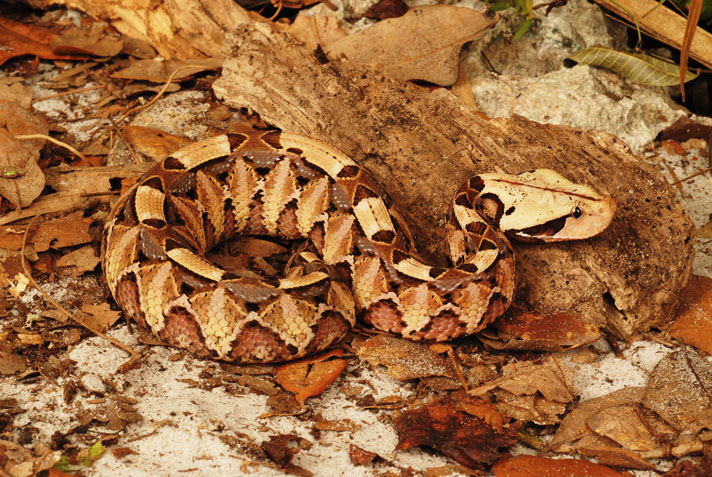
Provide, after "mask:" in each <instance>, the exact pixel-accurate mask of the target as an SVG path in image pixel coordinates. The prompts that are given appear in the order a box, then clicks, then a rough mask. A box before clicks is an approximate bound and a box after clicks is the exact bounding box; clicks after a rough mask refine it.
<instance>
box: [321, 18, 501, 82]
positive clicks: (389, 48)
mask: <svg viewBox="0 0 712 477" xmlns="http://www.w3.org/2000/svg"><path fill="white" fill-rule="evenodd" d="M498 20H499V17H498V16H496V17H494V18H487V17H486V16H485V15H484V14H482V13H480V12H478V11H476V10H473V9H471V8H460V7H453V6H450V5H426V6H420V7H414V8H412V9H411V10H409V11H408V12H407V13H406V14H405V15H403V16H402V17H398V18H389V19H387V20H383V21H380V22H378V23H376V24H374V25H372V26H370V27H369V28H366V29H363V30H360V31H358V32H356V33H354V34H353V35H349V36H347V37H344V38H342V39H340V40H338V41H336V42H334V43H332V44H331V45H329V46H328V48H327V49H326V53H327V55H328V56H329V58H333V59H338V58H340V57H342V56H345V57H346V58H348V59H349V60H351V61H356V62H359V63H365V64H369V65H371V66H373V67H374V68H377V69H379V70H382V71H383V72H384V73H385V74H387V75H389V76H391V77H393V78H397V79H400V80H403V81H408V80H423V81H429V82H431V83H434V84H437V85H440V86H450V85H452V84H453V83H455V80H457V75H458V63H459V57H460V49H461V48H462V45H463V44H465V43H466V42H468V41H472V40H475V39H477V38H479V37H481V36H482V35H483V34H484V33H485V32H486V31H487V30H488V29H489V28H491V27H492V26H493V25H494V24H495V23H497V21H498Z"/></svg>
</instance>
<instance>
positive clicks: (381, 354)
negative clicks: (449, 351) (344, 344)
mask: <svg viewBox="0 0 712 477" xmlns="http://www.w3.org/2000/svg"><path fill="white" fill-rule="evenodd" d="M356 354H357V355H358V357H359V358H360V359H363V360H366V361H368V362H369V363H371V364H372V365H374V366H375V365H379V364H381V365H384V366H386V367H387V368H388V374H389V375H390V376H391V377H393V378H395V379H399V380H401V381H407V380H409V379H417V378H423V377H427V376H445V377H447V378H452V379H457V373H456V372H455V370H454V369H453V366H452V362H450V360H449V359H447V357H445V356H441V355H439V354H437V353H434V352H433V351H431V350H430V349H428V347H427V346H425V345H423V344H419V343H414V342H412V341H408V340H404V339H400V338H396V337H395V336H389V335H378V336H374V337H373V338H369V339H368V340H366V341H365V342H363V343H362V344H361V346H360V347H359V348H358V349H357V350H356Z"/></svg>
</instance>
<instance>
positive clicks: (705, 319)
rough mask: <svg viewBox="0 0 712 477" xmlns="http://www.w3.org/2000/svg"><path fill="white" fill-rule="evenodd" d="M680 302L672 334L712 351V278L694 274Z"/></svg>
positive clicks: (671, 328) (709, 351)
mask: <svg viewBox="0 0 712 477" xmlns="http://www.w3.org/2000/svg"><path fill="white" fill-rule="evenodd" d="M680 302H681V304H682V306H681V307H680V310H679V311H678V313H677V317H676V318H675V322H674V323H673V325H672V326H671V327H670V330H669V332H670V336H673V337H675V338H678V339H680V340H682V341H683V342H685V343H686V344H689V345H692V346H695V347H697V348H699V349H701V350H704V351H706V352H708V353H712V278H709V277H702V276H698V275H693V276H692V278H690V281H689V282H688V283H687V286H686V287H685V288H684V289H683V290H682V293H681V294H680Z"/></svg>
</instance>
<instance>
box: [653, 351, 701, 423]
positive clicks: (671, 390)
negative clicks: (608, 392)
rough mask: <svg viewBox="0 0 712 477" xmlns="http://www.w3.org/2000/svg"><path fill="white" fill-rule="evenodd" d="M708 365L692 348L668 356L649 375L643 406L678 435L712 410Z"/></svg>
mask: <svg viewBox="0 0 712 477" xmlns="http://www.w3.org/2000/svg"><path fill="white" fill-rule="evenodd" d="M711 389H712V363H710V361H708V360H707V359H705V358H703V357H702V356H700V354H699V353H698V352H697V351H696V350H695V349H694V348H685V349H682V350H680V351H676V352H674V353H670V354H669V355H667V356H665V357H664V358H663V359H661V360H660V362H658V364H657V365H656V366H655V369H653V372H652V373H651V374H650V378H649V380H648V386H647V388H646V390H645V396H644V397H643V404H644V405H645V407H647V408H648V409H652V410H653V411H655V412H656V413H657V414H658V415H659V416H660V417H662V418H663V419H665V421H667V422H668V423H669V424H670V425H671V426H673V427H675V428H676V429H678V430H680V431H682V430H684V429H686V428H687V427H689V426H691V425H694V424H695V422H696V421H697V420H698V419H699V418H701V417H703V416H704V415H706V414H710V412H711V410H712V402H710V399H711V398H710V390H711Z"/></svg>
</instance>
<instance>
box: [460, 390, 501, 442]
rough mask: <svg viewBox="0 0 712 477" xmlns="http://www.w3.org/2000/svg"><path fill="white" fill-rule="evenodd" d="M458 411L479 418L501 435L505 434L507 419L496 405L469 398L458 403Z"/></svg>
mask: <svg viewBox="0 0 712 477" xmlns="http://www.w3.org/2000/svg"><path fill="white" fill-rule="evenodd" d="M457 410H458V411H464V412H466V413H467V414H470V415H472V416H475V417H479V418H480V419H482V420H483V421H485V422H486V423H487V424H488V425H490V426H491V427H492V428H494V430H495V431H497V432H499V433H500V434H501V433H503V432H504V428H503V425H504V421H505V417H504V416H503V415H502V414H500V412H499V411H497V408H496V407H495V405H494V404H491V403H488V402H487V401H485V400H483V399H475V398H468V399H465V400H462V401H459V402H458V403H457Z"/></svg>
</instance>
